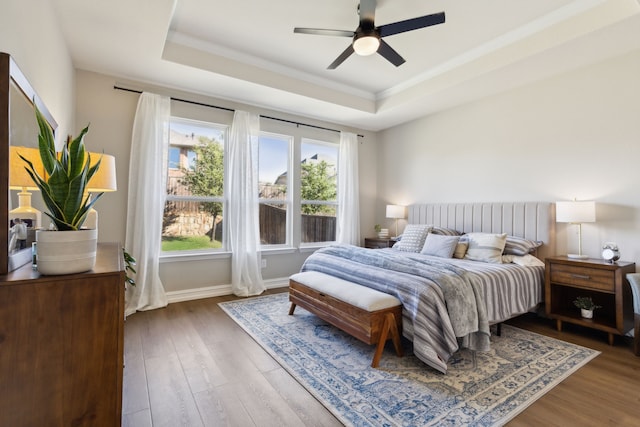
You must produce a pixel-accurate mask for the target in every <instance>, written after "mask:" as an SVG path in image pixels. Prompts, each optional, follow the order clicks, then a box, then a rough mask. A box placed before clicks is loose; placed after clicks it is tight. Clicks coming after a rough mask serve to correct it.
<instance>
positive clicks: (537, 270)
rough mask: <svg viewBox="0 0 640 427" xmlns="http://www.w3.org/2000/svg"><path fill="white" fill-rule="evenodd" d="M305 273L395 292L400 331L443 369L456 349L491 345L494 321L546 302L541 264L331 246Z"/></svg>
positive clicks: (427, 360) (417, 350)
mask: <svg viewBox="0 0 640 427" xmlns="http://www.w3.org/2000/svg"><path fill="white" fill-rule="evenodd" d="M301 271H319V272H323V273H326V274H330V275H333V276H336V277H339V278H341V279H344V280H348V281H351V282H354V283H358V284H360V285H363V286H367V287H371V288H373V289H377V290H379V291H381V292H386V293H389V294H392V295H394V296H396V297H397V298H398V299H399V300H400V301H401V302H402V305H403V335H404V336H405V337H407V338H408V339H410V340H412V341H413V350H414V354H415V355H416V356H417V357H418V358H419V359H421V360H422V361H423V362H425V363H426V364H428V365H429V366H431V367H433V368H435V369H437V370H438V371H440V372H443V373H446V371H447V361H448V360H449V358H450V357H451V355H452V354H453V353H454V352H456V351H457V350H458V348H459V346H462V347H467V348H471V349H473V350H478V351H486V350H488V348H489V336H490V333H489V324H490V323H495V322H499V321H502V320H506V319H508V318H510V317H513V316H515V315H517V314H520V313H524V312H526V311H528V310H529V309H531V308H533V307H535V306H536V305H537V304H538V303H539V302H541V300H542V280H543V276H544V268H542V267H521V266H518V265H515V264H488V263H482V262H474V261H465V260H457V259H443V258H437V257H431V256H427V255H421V254H417V253H408V252H401V251H397V250H393V249H376V250H372V249H364V248H359V247H355V246H346V245H342V246H330V247H327V248H323V249H320V250H318V251H316V252H315V253H314V254H312V255H311V256H309V257H308V258H307V260H306V261H305V263H304V264H303V266H302V270H301Z"/></svg>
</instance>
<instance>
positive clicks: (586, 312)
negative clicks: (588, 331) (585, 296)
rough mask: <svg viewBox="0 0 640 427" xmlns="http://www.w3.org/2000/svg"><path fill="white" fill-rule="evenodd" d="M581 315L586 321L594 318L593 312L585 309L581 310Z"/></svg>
mask: <svg viewBox="0 0 640 427" xmlns="http://www.w3.org/2000/svg"><path fill="white" fill-rule="evenodd" d="M580 314H581V315H582V317H584V318H585V319H592V318H593V310H586V309H584V308H581V309H580Z"/></svg>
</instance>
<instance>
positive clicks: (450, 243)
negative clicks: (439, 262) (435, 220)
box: [420, 233, 460, 258]
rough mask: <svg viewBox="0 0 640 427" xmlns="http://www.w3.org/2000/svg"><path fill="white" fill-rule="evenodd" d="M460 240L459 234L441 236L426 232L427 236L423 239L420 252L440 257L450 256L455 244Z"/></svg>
mask: <svg viewBox="0 0 640 427" xmlns="http://www.w3.org/2000/svg"><path fill="white" fill-rule="evenodd" d="M458 240H460V237H459V236H443V235H440V234H433V233H429V234H427V238H426V240H425V241H424V246H423V247H422V251H420V253H421V254H424V255H432V256H437V257H441V258H451V257H452V256H453V251H454V250H455V249H456V245H457V244H458Z"/></svg>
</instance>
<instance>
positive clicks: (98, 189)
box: [87, 153, 118, 193]
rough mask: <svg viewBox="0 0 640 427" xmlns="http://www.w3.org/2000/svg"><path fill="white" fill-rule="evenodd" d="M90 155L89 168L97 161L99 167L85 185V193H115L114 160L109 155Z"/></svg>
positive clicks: (116, 185)
mask: <svg viewBox="0 0 640 427" xmlns="http://www.w3.org/2000/svg"><path fill="white" fill-rule="evenodd" d="M89 154H90V155H91V166H93V165H95V164H96V163H97V162H98V160H100V159H102V161H101V162H100V167H99V168H98V170H97V171H96V173H95V174H93V176H92V177H91V179H90V180H89V182H88V183H87V191H89V192H92V193H102V192H106V191H116V190H117V189H118V184H117V182H116V158H115V157H113V156H110V155H109V154H102V153H89Z"/></svg>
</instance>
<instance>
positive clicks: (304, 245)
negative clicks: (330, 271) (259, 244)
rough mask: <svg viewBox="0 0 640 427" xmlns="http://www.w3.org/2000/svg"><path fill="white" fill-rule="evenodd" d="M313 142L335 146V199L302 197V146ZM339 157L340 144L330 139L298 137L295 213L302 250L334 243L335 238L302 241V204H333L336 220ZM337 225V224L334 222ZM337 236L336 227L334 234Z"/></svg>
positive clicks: (299, 243)
mask: <svg viewBox="0 0 640 427" xmlns="http://www.w3.org/2000/svg"><path fill="white" fill-rule="evenodd" d="M305 143H306V144H313V145H320V146H325V147H331V148H335V150H336V164H335V169H336V199H335V201H325V200H307V199H302V161H303V160H304V159H303V158H302V147H303V145H304V144H305ZM339 157H340V144H339V142H338V143H335V142H331V141H326V140H321V139H317V138H311V137H305V136H301V137H300V142H299V150H298V157H297V162H296V163H297V166H298V171H297V177H296V178H297V179H296V182H297V193H296V196H297V197H298V203H297V215H298V224H299V225H298V236H297V237H298V247H299V248H300V249H301V250H303V249H312V248H318V247H323V246H329V245H332V244H335V242H336V239H335V238H334V239H333V240H325V241H317V242H302V215H303V214H302V205H323V206H334V207H335V218H336V221H337V220H338V210H339V209H340V204H339V202H338V200H339V194H338V192H339V187H338V179H339V177H338V163H339ZM336 225H337V224H336ZM335 237H337V228H336V236H335Z"/></svg>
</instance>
